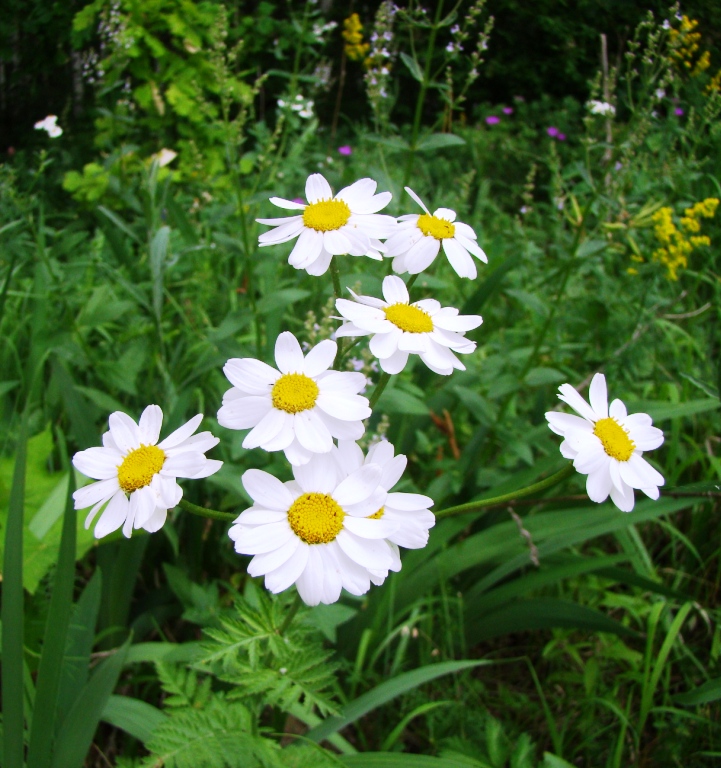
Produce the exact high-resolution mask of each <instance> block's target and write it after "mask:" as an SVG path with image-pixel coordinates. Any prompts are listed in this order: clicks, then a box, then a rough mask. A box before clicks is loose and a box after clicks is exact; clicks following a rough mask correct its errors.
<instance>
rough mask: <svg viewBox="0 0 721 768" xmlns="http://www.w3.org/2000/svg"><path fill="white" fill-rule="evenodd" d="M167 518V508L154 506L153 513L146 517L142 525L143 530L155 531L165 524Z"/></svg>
mask: <svg viewBox="0 0 721 768" xmlns="http://www.w3.org/2000/svg"><path fill="white" fill-rule="evenodd" d="M167 518H168V510H167V509H163V507H156V508H155V511H154V512H153V514H152V515H151V516H150V517H149V518H148V520H147V521H146V523H145V525H144V526H143V530H145V531H147V532H148V533H155V532H156V531H159V530H160V529H161V528H162V527H163V526H164V525H165V521H166V520H167Z"/></svg>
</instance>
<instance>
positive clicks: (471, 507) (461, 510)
mask: <svg viewBox="0 0 721 768" xmlns="http://www.w3.org/2000/svg"><path fill="white" fill-rule="evenodd" d="M573 472H574V467H573V463H572V462H571V463H569V464H567V465H566V466H565V467H564V468H563V469H562V470H560V472H556V474H555V475H551V476H550V477H547V478H546V479H545V480H540V481H539V482H537V483H533V485H529V486H527V487H526V488H521V489H519V490H518V491H512V492H511V493H504V494H503V495H501V496H493V497H492V498H490V499H480V500H479V501H471V502H469V503H468V504H459V505H458V506H457V507H448V508H447V509H442V510H441V511H440V512H436V520H440V519H442V518H444V517H453V516H454V515H463V514H465V513H466V512H475V511H476V510H478V509H484V508H485V507H495V506H496V505H498V504H503V503H504V502H506V501H513V500H514V499H520V498H521V497H522V496H530V495H531V494H532V493H537V492H538V491H543V490H545V489H546V488H551V486H554V485H556V484H557V483H560V482H561V481H562V480H565V479H566V478H567V477H568V476H569V475H570V474H572V473H573Z"/></svg>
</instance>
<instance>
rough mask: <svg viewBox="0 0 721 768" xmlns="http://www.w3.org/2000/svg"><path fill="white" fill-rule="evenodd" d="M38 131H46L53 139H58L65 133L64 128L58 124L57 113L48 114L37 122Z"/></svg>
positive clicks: (36, 128)
mask: <svg viewBox="0 0 721 768" xmlns="http://www.w3.org/2000/svg"><path fill="white" fill-rule="evenodd" d="M35 130H36V131H46V132H47V134H48V136H50V138H51V139H57V138H58V136H62V135H63V129H62V128H61V127H60V126H59V125H58V118H57V115H48V116H47V117H46V118H45V119H44V120H39V121H38V122H37V123H35Z"/></svg>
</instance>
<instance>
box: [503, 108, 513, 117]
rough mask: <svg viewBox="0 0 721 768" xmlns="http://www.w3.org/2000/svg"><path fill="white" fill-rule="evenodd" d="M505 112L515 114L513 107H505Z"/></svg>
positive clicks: (505, 113)
mask: <svg viewBox="0 0 721 768" xmlns="http://www.w3.org/2000/svg"><path fill="white" fill-rule="evenodd" d="M503 114H504V115H512V114H513V107H503Z"/></svg>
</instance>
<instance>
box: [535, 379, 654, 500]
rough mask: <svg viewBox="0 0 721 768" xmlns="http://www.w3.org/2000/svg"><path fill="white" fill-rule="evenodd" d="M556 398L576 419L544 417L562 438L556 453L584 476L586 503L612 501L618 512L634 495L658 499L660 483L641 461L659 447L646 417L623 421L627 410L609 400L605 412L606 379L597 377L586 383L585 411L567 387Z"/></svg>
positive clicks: (562, 415) (555, 415)
mask: <svg viewBox="0 0 721 768" xmlns="http://www.w3.org/2000/svg"><path fill="white" fill-rule="evenodd" d="M559 392H560V393H561V394H560V395H559V396H558V397H559V398H560V399H561V400H563V401H564V402H565V403H568V405H570V406H571V408H573V409H574V410H575V411H576V413H579V414H580V415H581V417H582V418H579V417H578V416H572V415H571V414H568V413H557V412H551V413H547V414H546V419H548V424H549V426H550V428H551V429H552V430H553V431H554V432H555V433H556V434H557V435H561V436H562V437H563V438H565V439H564V441H563V442H562V443H561V453H562V454H563V456H565V457H566V458H567V459H573V466H574V467H575V468H576V470H577V471H578V472H580V473H581V474H582V475H588V478H587V480H586V492H587V493H588V496H589V498H590V499H591V501H596V502H599V503H600V502H602V501H605V500H606V499H607V498H608V496H609V494H610V495H611V501H613V503H614V504H615V505H616V506H617V507H618V508H619V509H620V510H622V511H623V512H630V511H631V510H632V509H633V504H634V494H633V489H634V488H638V490H640V491H643V492H644V493H645V494H646V496H648V497H649V498H651V499H657V498H658V497H659V490H658V486H661V485H663V484H664V479H663V476H662V475H661V474H659V473H658V472H657V471H656V470H655V469H654V468H653V467H652V466H651V465H650V464H649V463H648V462H647V461H646V460H645V459H643V458H642V455H643V452H644V451H651V450H653V449H654V448H658V447H659V446H660V445H661V444H662V443H663V432H662V431H661V430H660V429H657V428H656V427H654V426H652V421H651V417H650V416H649V415H648V414H645V413H632V414H631V415H628V414H627V412H626V406H625V405H624V404H623V403H622V402H621V401H620V400H614V401H613V402H612V403H611V405H610V407H609V405H608V395H607V393H606V378H605V377H604V375H603V374H602V373H597V374H596V375H595V376H594V377H593V381H591V387H590V389H589V396H590V400H591V404H590V405H589V404H588V403H587V402H586V401H585V400H584V399H583V398H582V397H581V395H579V394H578V392H576V390H575V389H574V388H573V387H572V386H571V385H570V384H563V385H562V386H561V387H559Z"/></svg>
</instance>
